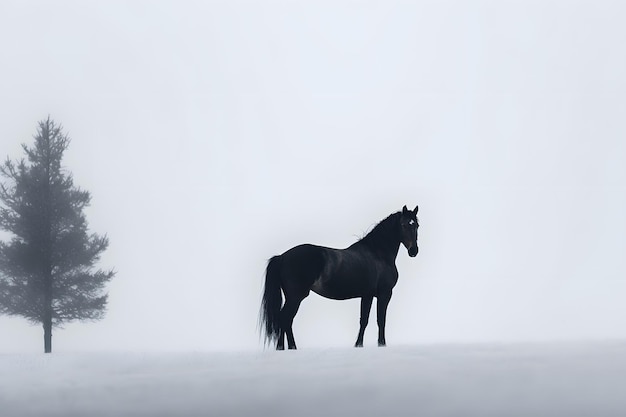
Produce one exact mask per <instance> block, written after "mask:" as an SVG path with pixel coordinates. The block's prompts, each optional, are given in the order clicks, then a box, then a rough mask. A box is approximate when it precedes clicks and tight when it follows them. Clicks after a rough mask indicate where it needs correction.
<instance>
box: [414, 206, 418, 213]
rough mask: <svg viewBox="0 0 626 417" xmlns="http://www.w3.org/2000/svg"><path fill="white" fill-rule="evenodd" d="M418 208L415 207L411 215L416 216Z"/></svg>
mask: <svg viewBox="0 0 626 417" xmlns="http://www.w3.org/2000/svg"><path fill="white" fill-rule="evenodd" d="M418 208H419V206H415V210H413V214H415V215H417V209H418Z"/></svg>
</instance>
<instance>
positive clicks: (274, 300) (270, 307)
mask: <svg viewBox="0 0 626 417" xmlns="http://www.w3.org/2000/svg"><path fill="white" fill-rule="evenodd" d="M280 269H281V259H280V256H274V257H273V258H272V259H270V261H269V262H268V263H267V269H266V272H265V288H264V289H263V299H262V301H261V312H260V314H259V324H260V327H261V329H260V330H261V334H262V335H263V336H264V338H265V345H268V344H270V343H272V341H274V340H278V336H279V335H280V307H281V305H282V303H283V295H282V293H281V289H280ZM263 333H265V334H263Z"/></svg>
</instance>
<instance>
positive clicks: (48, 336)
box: [43, 318, 52, 353]
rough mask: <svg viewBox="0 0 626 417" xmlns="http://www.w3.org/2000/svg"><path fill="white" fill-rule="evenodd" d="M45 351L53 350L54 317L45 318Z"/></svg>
mask: <svg viewBox="0 0 626 417" xmlns="http://www.w3.org/2000/svg"><path fill="white" fill-rule="evenodd" d="M43 351H44V353H51V352H52V318H46V319H44V323H43Z"/></svg>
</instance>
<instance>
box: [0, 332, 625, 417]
mask: <svg viewBox="0 0 626 417" xmlns="http://www.w3.org/2000/svg"><path fill="white" fill-rule="evenodd" d="M0 415H1V416H2V417H13V416H37V417H43V416H68V417H69V416H80V417H84V416H116V417H117V416H272V417H277V416H316V417H319V416H360V417H365V416H421V417H427V416H464V417H467V416H480V417H485V416H498V417H504V416H520V417H529V416H564V417H565V416H567V417H574V416H581V417H583V416H585V417H602V416H624V415H626V342H610V343H608V342H607V343H604V342H603V343H570V344H565V343H560V344H533V345H531V344H526V345H520V344H517V345H429V346H404V347H393V346H392V347H387V348H385V349H379V348H376V347H366V348H364V349H354V348H350V349H349V348H345V349H332V350H330V349H329V350H319V349H318V350H313V349H308V350H307V349H302V350H298V351H285V352H275V351H264V352H260V351H259V352H237V353H167V354H161V353H158V354H157V353H149V354H148V353H80V354H69V353H63V354H56V353H53V354H52V355H43V354H41V355H13V354H9V355H6V354H5V355H0Z"/></svg>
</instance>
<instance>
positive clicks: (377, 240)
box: [361, 216, 400, 263]
mask: <svg viewBox="0 0 626 417" xmlns="http://www.w3.org/2000/svg"><path fill="white" fill-rule="evenodd" d="M385 221H386V222H395V221H397V219H395V218H393V217H392V216H390V217H389V218H388V219H386V220H385ZM379 226H382V225H379ZM390 226H391V227H390ZM384 227H385V229H384V230H378V231H372V233H375V235H374V236H369V238H367V237H366V238H364V239H363V240H362V241H361V242H362V243H363V244H364V245H365V246H367V247H368V248H369V249H370V250H371V251H372V252H374V253H375V254H376V255H378V256H379V257H381V258H383V259H384V260H385V261H388V262H391V263H394V262H395V260H396V257H397V256H398V250H400V236H399V235H398V232H397V228H395V227H393V225H389V224H388V225H385V226H384Z"/></svg>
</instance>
